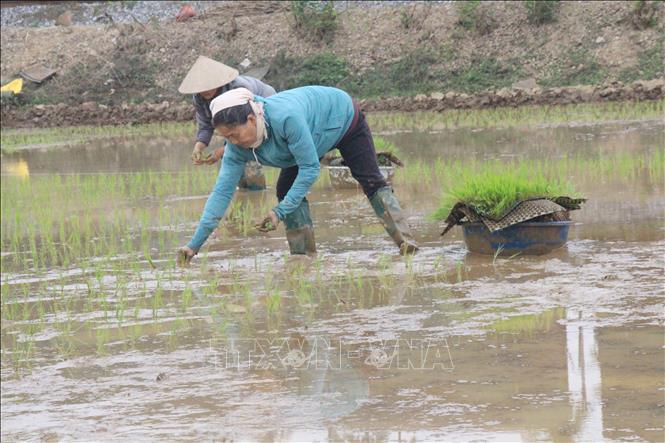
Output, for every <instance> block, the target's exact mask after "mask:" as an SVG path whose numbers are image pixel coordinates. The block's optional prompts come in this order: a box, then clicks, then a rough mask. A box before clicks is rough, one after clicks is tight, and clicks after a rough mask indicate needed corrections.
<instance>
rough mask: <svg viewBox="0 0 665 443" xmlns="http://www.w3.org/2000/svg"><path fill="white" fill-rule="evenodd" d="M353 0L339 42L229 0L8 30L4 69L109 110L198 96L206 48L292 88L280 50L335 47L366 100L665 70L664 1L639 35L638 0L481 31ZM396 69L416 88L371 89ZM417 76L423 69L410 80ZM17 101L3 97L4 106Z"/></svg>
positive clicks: (288, 14) (603, 79) (34, 94)
mask: <svg viewBox="0 0 665 443" xmlns="http://www.w3.org/2000/svg"><path fill="white" fill-rule="evenodd" d="M343 6H344V7H343V8H340V9H341V10H340V11H339V13H338V17H337V23H338V29H337V31H336V33H335V36H334V39H333V40H332V41H331V42H330V43H329V44H325V43H322V42H321V41H318V40H317V39H316V38H314V37H313V36H304V35H303V34H302V33H300V32H298V31H297V30H296V29H295V28H294V19H293V12H292V11H290V10H289V7H290V4H289V3H287V2H223V3H221V4H220V5H219V6H217V7H213V8H209V9H208V10H207V11H205V12H204V13H202V14H200V15H199V16H197V17H195V18H193V19H190V20H189V21H186V22H184V23H176V22H175V20H173V19H170V20H166V21H157V20H152V21H147V22H145V23H133V24H104V25H98V26H69V27H55V26H53V27H43V28H17V27H10V26H4V27H3V28H2V30H1V39H2V42H1V43H2V64H1V69H0V71H1V72H0V74H1V76H2V81H3V84H4V83H5V82H6V81H8V80H10V79H12V78H14V77H15V76H16V75H17V73H18V72H19V71H20V70H21V69H22V68H24V67H25V66H27V65H29V64H30V63H32V62H35V61H38V62H43V63H45V64H47V65H50V66H52V67H53V68H55V69H56V70H57V71H58V75H57V77H56V78H55V79H53V80H51V81H49V82H48V83H46V84H45V85H43V86H42V87H39V88H35V87H34V86H32V85H29V86H28V90H27V94H26V96H25V97H24V98H22V99H21V100H20V101H19V104H21V105H23V106H25V105H26V104H29V105H32V104H39V103H43V104H58V103H64V104H66V105H72V104H81V103H84V102H90V101H93V102H95V103H98V104H103V105H106V106H110V107H115V106H122V105H123V104H124V105H125V106H131V104H132V103H140V102H149V103H161V102H163V101H165V100H168V101H170V102H171V103H178V102H184V101H187V100H189V98H188V97H182V96H180V95H178V93H177V86H178V84H179V83H180V80H181V79H182V77H183V76H184V74H185V73H186V71H187V69H188V68H189V66H190V65H191V63H192V62H193V61H194V60H195V59H196V57H197V56H198V55H199V54H206V55H209V56H211V57H214V58H217V59H219V60H221V61H224V62H226V63H228V64H231V65H238V64H239V63H240V62H242V61H243V60H245V59H248V60H249V61H250V62H251V65H250V66H249V69H251V68H252V67H256V66H264V65H270V64H271V63H272V66H273V67H274V68H275V69H271V71H270V72H269V73H268V76H267V77H266V79H267V80H268V81H271V82H273V83H276V84H282V83H280V81H281V79H280V78H279V75H282V74H280V72H282V73H283V72H284V71H285V70H286V71H288V65H287V67H286V69H284V68H283V67H282V69H281V71H280V70H279V69H277V68H278V66H277V62H276V60H278V59H279V56H282V59H284V57H287V58H286V59H287V60H296V61H298V60H306V59H307V58H308V57H311V56H313V55H316V54H322V53H330V54H332V56H334V57H336V59H337V60H342V61H343V62H344V63H345V64H346V65H345V66H346V69H347V71H345V72H346V74H347V75H346V77H345V79H344V81H346V83H345V82H342V83H340V84H339V86H340V87H346V88H347V89H350V90H351V92H352V93H353V94H354V95H356V96H359V97H363V96H364V97H377V96H378V95H384V96H385V95H395V93H397V94H400V93H403V94H407V95H410V94H416V93H419V92H422V93H430V92H434V91H437V92H441V93H446V92H449V91H458V92H468V93H478V92H482V91H483V90H498V89H500V88H502V87H505V86H510V85H512V84H513V83H514V82H517V81H520V80H524V79H528V78H531V79H533V80H535V81H536V82H537V84H538V85H539V86H541V87H559V86H569V85H574V84H590V85H599V84H602V83H607V82H611V81H615V80H621V81H623V82H624V83H630V82H632V81H634V80H638V79H642V80H649V79H653V78H662V77H664V76H665V73H664V68H663V59H665V50H664V40H665V37H664V36H665V27H664V24H665V7H658V8H657V13H656V15H655V18H654V25H653V26H650V27H647V28H646V29H643V30H638V29H636V28H635V26H634V25H633V24H632V22H631V14H632V12H633V10H634V2H561V3H560V5H559V8H558V10H557V13H556V19H555V21H554V22H552V23H547V24H544V25H536V24H531V23H529V21H528V20H527V10H526V8H525V7H524V3H523V2H483V3H481V5H480V6H481V8H482V11H483V14H484V15H483V17H485V18H487V17H489V20H488V21H489V22H490V25H489V26H488V30H485V31H484V32H486V33H484V34H483V33H481V32H479V31H477V30H476V29H467V28H465V27H463V26H460V24H459V21H460V18H461V17H460V7H459V5H458V4H455V3H427V2H414V3H408V4H398V5H391V6H383V7H353V5H352V4H351V5H349V4H348V3H344V4H343ZM661 6H662V5H661ZM175 12H177V11H174V15H175ZM289 57H290V59H289ZM400 62H401V63H402V64H400ZM400 69H401V70H402V71H400ZM387 70H392V71H390V72H392V74H391V75H393V77H392V79H393V80H394V76H395V75H397V76H399V75H401V73H402V74H403V75H404V76H405V78H407V80H406V84H407V86H413V88H411V87H406V88H401V89H400V88H398V90H397V91H395V88H386V90H385V93H382V90H381V89H379V90H376V87H375V88H374V90H373V91H372V92H371V93H369V89H365V88H364V87H363V84H364V83H363V82H364V81H366V80H368V79H370V80H372V81H374V84H375V85H376V84H379V85H380V84H385V85H391V84H392V83H393V81H392V80H391V78H387V79H384V78H381V77H380V74H381V73H382V72H383V71H387ZM415 71H418V72H420V71H422V72H421V73H420V75H419V76H418V77H413V79H414V80H412V81H410V80H408V79H409V78H411V77H409V76H413V75H414V72H415ZM349 79H353V81H348V80H349ZM15 105H16V104H15V103H8V101H7V100H4V101H3V108H4V107H6V106H15Z"/></svg>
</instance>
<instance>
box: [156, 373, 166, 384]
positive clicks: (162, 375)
mask: <svg viewBox="0 0 665 443" xmlns="http://www.w3.org/2000/svg"><path fill="white" fill-rule="evenodd" d="M167 378H169V376H168V374H167V373H166V372H160V373H159V374H157V377H156V378H155V381H156V382H160V381H164V380H166V379H167Z"/></svg>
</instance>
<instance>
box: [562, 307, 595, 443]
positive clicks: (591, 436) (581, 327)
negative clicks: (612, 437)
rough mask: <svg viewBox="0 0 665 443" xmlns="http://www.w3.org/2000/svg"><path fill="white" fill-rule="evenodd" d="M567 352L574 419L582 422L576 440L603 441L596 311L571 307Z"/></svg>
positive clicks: (568, 321)
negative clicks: (591, 311)
mask: <svg viewBox="0 0 665 443" xmlns="http://www.w3.org/2000/svg"><path fill="white" fill-rule="evenodd" d="M566 355H567V360H568V391H569V393H570V402H571V406H572V421H573V422H574V423H575V424H577V425H579V430H578V432H577V434H576V435H575V439H576V441H580V442H600V441H603V440H604V439H603V399H602V389H601V386H602V382H601V373H600V364H599V363H598V343H597V341H596V332H595V327H594V316H593V314H589V313H586V312H584V311H580V310H577V309H568V310H567V312H566Z"/></svg>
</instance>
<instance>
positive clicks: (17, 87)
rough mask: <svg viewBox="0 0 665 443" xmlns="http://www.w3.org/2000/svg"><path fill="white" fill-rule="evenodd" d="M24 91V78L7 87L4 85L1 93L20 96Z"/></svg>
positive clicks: (13, 81)
mask: <svg viewBox="0 0 665 443" xmlns="http://www.w3.org/2000/svg"><path fill="white" fill-rule="evenodd" d="M22 90H23V79H22V78H17V79H15V80H12V81H10V82H9V83H7V84H6V85H4V86H3V87H2V88H0V92H12V93H14V94H20V93H21V91H22Z"/></svg>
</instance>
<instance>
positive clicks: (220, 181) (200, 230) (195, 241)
mask: <svg viewBox="0 0 665 443" xmlns="http://www.w3.org/2000/svg"><path fill="white" fill-rule="evenodd" d="M236 149H238V148H236ZM244 169H245V160H244V159H243V158H242V157H241V156H240V155H239V154H238V153H237V152H235V151H234V150H233V149H229V150H227V151H226V155H224V157H222V167H221V168H220V170H219V175H218V176H217V182H216V183H215V187H214V188H213V190H212V193H211V194H210V196H209V197H208V201H207V202H206V205H205V207H204V208H203V214H202V215H201V220H200V221H199V226H198V227H197V228H196V232H195V233H194V236H193V237H192V239H191V240H190V241H189V243H187V246H185V247H182V248H180V250H179V251H178V259H179V261H182V262H183V263H182V264H186V263H189V261H190V260H191V258H192V257H193V256H194V255H196V254H197V253H198V251H199V249H201V246H202V245H203V244H204V243H205V241H206V240H207V239H208V237H209V236H210V234H211V233H212V231H213V230H214V229H215V228H216V227H217V225H218V224H219V221H220V220H221V219H222V217H224V214H225V212H226V209H227V208H228V206H229V203H231V199H232V198H233V193H234V192H235V190H236V186H237V184H238V181H239V180H240V177H241V176H242V173H243V171H244Z"/></svg>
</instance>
